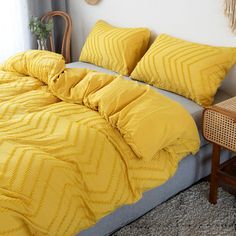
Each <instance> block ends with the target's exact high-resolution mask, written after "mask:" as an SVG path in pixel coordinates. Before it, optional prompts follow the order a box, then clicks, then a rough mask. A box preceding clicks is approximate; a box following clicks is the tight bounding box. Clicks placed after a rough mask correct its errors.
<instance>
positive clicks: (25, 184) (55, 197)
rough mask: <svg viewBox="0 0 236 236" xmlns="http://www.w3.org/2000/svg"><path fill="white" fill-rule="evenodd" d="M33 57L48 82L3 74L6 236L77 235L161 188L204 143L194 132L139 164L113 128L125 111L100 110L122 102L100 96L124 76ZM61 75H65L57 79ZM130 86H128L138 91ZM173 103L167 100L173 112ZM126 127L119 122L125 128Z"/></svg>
mask: <svg viewBox="0 0 236 236" xmlns="http://www.w3.org/2000/svg"><path fill="white" fill-rule="evenodd" d="M30 54H32V55H30ZM27 55H28V56H29V57H30V58H35V61H34V64H31V67H32V68H31V69H30V70H32V71H35V73H36V74H37V75H40V74H41V75H42V78H41V77H40V78H39V79H36V77H32V76H28V75H27V71H25V74H21V73H19V72H18V71H17V70H14V71H13V72H11V71H9V70H7V69H6V68H5V67H3V68H2V70H1V71H0V94H1V96H0V235H10V236H12V235H20V236H26V235H39V236H40V235H52V236H54V235H59V236H60V235H62V236H65V235H75V234H76V233H78V232H80V231H81V230H83V229H86V228H88V227H90V226H92V225H93V224H95V223H96V222H97V221H98V220H99V219H101V218H102V217H103V216H105V215H107V214H109V213H110V212H111V211H113V210H115V209H116V208H117V207H119V206H122V205H124V204H131V203H134V202H136V201H137V200H139V199H140V198H141V196H142V193H143V192H144V191H146V190H148V189H150V188H153V187H155V186H158V185H161V184H163V183H164V182H165V181H167V180H168V179H169V178H171V176H173V174H174V173H175V171H176V169H177V166H178V162H179V160H181V159H182V158H183V157H184V155H185V154H187V153H189V152H195V151H197V148H198V142H199V141H198V136H197V133H194V134H193V136H192V137H188V139H189V138H192V141H191V142H189V141H188V142H187V141H186V142H183V139H181V142H182V145H180V142H179V141H178V140H175V141H174V142H178V145H179V146H180V147H182V149H179V147H173V148H172V149H170V147H169V149H168V148H167V149H166V150H165V149H161V150H160V151H159V152H158V153H157V154H156V157H155V158H153V159H152V160H149V161H145V160H142V159H140V158H139V157H137V155H136V154H135V152H134V151H133V150H132V147H131V146H130V145H129V144H128V143H127V142H126V141H125V139H124V137H123V136H122V135H121V132H120V130H118V129H117V128H115V127H114V124H115V123H116V122H115V121H116V120H117V122H118V121H119V118H118V116H112V115H115V114H117V113H119V112H120V111H122V107H121V105H120V103H117V106H116V108H117V110H114V109H113V110H112V107H107V108H106V109H105V108H104V110H99V109H98V107H99V106H101V104H102V103H103V99H105V98H107V99H108V100H110V101H111V103H112V102H113V105H114V102H117V100H116V101H112V97H114V90H112V93H111V96H110V97H107V96H108V94H107V93H106V94H104V96H102V95H101V94H102V92H101V91H102V90H103V89H104V88H106V89H107V88H108V87H109V86H112V85H114V84H113V82H115V81H116V80H117V79H118V78H115V77H114V76H109V75H107V76H106V75H105V74H97V73H95V72H91V71H90V72H89V70H87V69H81V70H78V69H74V70H65V68H64V67H62V63H61V60H59V61H57V62H56V63H55V60H57V58H58V55H55V57H54V56H53V55H52V54H48V52H45V53H44V54H43V57H42V58H43V59H42V60H43V62H41V59H40V58H41V56H42V55H40V53H39V54H38V52H36V51H30V52H27ZM20 56H21V57H25V56H26V55H20ZM18 57H19V55H17V56H16V57H13V58H12V59H11V60H9V61H8V63H7V68H16V67H17V66H18V65H19V61H18V59H17V58H18ZM45 58H48V62H47V61H45V60H46V59H45ZM52 61H54V62H52ZM31 62H32V61H31ZM20 63H22V62H20ZM25 63H26V64H28V63H30V62H29V61H28V60H26V62H25ZM41 63H46V64H47V65H51V66H52V68H50V67H47V70H46V71H42V73H40V71H37V66H38V64H39V65H41ZM24 65H25V64H24V63H23V64H22V66H23V67H24ZM18 69H19V71H23V70H24V68H18ZM52 71H54V72H53V73H52ZM58 71H63V72H62V73H61V74H60V75H58ZM36 74H35V75H36ZM45 74H47V75H48V76H49V77H48V78H46V77H45ZM76 74H77V76H75V75H76ZM82 77H83V78H82ZM73 78H74V80H73ZM119 80H120V79H118V81H119ZM42 81H47V82H48V84H45V83H43V82H42ZM95 82H96V83H95ZM81 83H82V87H81ZM120 83H122V81H120ZM130 83H131V85H128V84H127V83H125V85H126V86H124V87H130V88H131V90H132V91H133V88H134V87H135V89H136V90H139V88H138V87H137V86H136V85H133V84H135V83H134V82H130ZM116 86H118V85H116ZM132 86H134V87H132ZM83 87H85V88H83ZM121 87H122V86H121ZM82 88H83V89H82ZM119 88H120V87H117V91H118V92H119V91H120V89H119ZM145 88H146V87H145ZM111 89H112V88H111ZM142 89H143V88H142ZM142 91H143V90H142ZM2 94H3V95H2ZM58 96H59V97H60V99H59V98H58ZM132 96H133V97H135V96H134V95H132ZM149 96H150V94H149ZM117 97H119V95H118V96H117ZM141 97H144V95H142V96H141ZM158 98H159V97H158ZM127 99H129V97H128V96H127ZM99 101H100V102H99ZM126 101H127V100H126ZM105 102H106V100H105ZM162 102H163V101H162ZM162 102H160V103H159V105H158V106H160V108H161V109H162V108H163V107H162V106H163V104H162ZM121 103H122V104H125V106H126V107H127V106H128V103H127V102H124V101H123V100H122V101H121ZM134 103H135V102H134V101H133V102H131V104H134ZM138 103H142V101H141V100H138ZM85 104H86V105H85ZM99 104H100V105H99ZM113 105H112V106H113ZM146 105H147V104H145V107H146ZM175 106H176V105H175V103H172V102H167V103H165V107H170V110H172V109H173V112H175V111H176V109H175ZM100 108H101V107H100ZM108 114H109V115H108ZM120 116H121V117H122V114H120ZM183 116H185V115H183ZM109 119H110V120H111V122H109ZM121 121H122V122H124V120H121ZM122 122H118V123H119V126H121V127H123V126H122V124H121V123H122ZM125 123H126V122H125ZM193 123H194V122H193ZM134 125H135V126H137V125H136V124H134ZM140 125H141V124H140ZM124 127H125V126H124ZM139 128H141V129H142V127H141V126H140V127H139ZM188 129H190V127H188ZM193 132H194V128H193ZM196 132H197V131H196ZM190 133H191V132H190ZM184 135H185V133H184ZM172 146H173V144H172ZM170 150H171V151H170ZM173 150H175V154H174V152H173Z"/></svg>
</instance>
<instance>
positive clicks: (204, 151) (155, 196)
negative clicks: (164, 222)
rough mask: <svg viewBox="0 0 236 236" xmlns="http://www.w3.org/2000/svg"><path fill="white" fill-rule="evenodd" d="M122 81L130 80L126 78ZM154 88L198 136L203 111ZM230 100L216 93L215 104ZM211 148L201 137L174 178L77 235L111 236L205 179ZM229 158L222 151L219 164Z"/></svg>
mask: <svg viewBox="0 0 236 236" xmlns="http://www.w3.org/2000/svg"><path fill="white" fill-rule="evenodd" d="M67 66H68V67H69V68H74V67H75V68H89V69H92V70H97V71H100V72H105V73H109V74H116V73H115V72H112V71H109V70H107V69H104V68H101V67H97V66H95V65H91V64H88V63H83V62H74V63H71V64H68V65H67ZM125 78H126V79H130V78H129V77H125ZM152 87H153V86H152ZM153 89H155V90H157V91H158V92H160V93H162V94H163V95H165V96H167V97H169V98H171V99H173V100H175V101H177V102H179V103H180V104H182V106H184V107H185V108H186V109H187V110H188V111H189V113H190V114H191V115H192V117H193V119H194V120H195V122H196V124H197V126H198V129H199V133H200V134H201V116H202V111H203V108H202V107H201V106H199V105H197V104H196V103H194V102H193V101H190V100H188V99H186V98H184V97H182V96H179V95H177V94H174V93H171V92H168V91H164V90H161V89H158V88H154V87H153ZM229 97H230V96H229V95H227V94H226V93H224V92H223V91H221V90H219V91H218V93H217V95H216V97H215V103H217V102H220V101H223V100H226V99H228V98H229ZM211 149H212V147H211V145H210V144H208V143H207V142H206V141H204V139H203V138H202V136H201V149H200V151H199V152H198V153H197V154H196V155H195V156H193V155H188V156H187V157H185V158H184V159H183V160H182V161H181V162H180V164H179V167H178V170H177V172H176V174H175V175H174V177H173V178H171V179H170V180H168V181H167V182H166V183H165V184H163V185H161V186H159V187H157V188H154V189H152V190H149V191H147V192H145V193H144V194H143V197H142V199H140V200H139V201H138V202H137V203H135V204H132V205H126V206H123V207H120V208H118V209H117V210H116V211H114V212H113V213H111V214H109V215H107V216H105V217H104V218H102V219H101V220H100V221H98V222H97V223H96V224H95V225H94V226H93V227H90V228H89V229H87V230H84V231H82V232H80V233H79V234H78V235H77V236H104V235H110V234H112V233H113V232H115V231H116V230H118V229H119V228H121V227H123V226H125V225H126V224H128V223H130V222H132V221H134V220H135V219H137V218H139V217H140V216H142V215H143V214H145V213H146V212H148V211H150V210H151V209H153V208H154V207H155V206H157V205H159V204H161V203H162V202H164V201H166V200H167V199H169V198H170V197H172V196H174V195H175V194H177V193H178V192H180V191H182V190H184V189H186V188H188V187H189V186H191V185H192V184H194V183H196V182H197V181H198V180H200V179H201V178H203V177H205V176H207V175H208V174H209V173H210V160H211ZM231 156H232V154H231V153H230V152H228V151H223V153H222V157H221V161H222V162H223V161H225V160H228V159H229V158H230V157H231ZM206 201H207V199H206ZM157 227H158V226H157Z"/></svg>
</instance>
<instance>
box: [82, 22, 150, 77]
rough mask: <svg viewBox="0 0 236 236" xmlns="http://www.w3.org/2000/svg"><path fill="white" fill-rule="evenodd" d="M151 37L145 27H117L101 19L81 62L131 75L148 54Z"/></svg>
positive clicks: (89, 39) (84, 50)
mask: <svg viewBox="0 0 236 236" xmlns="http://www.w3.org/2000/svg"><path fill="white" fill-rule="evenodd" d="M149 38H150V31H149V30H148V29H146V28H117V27H113V26H111V25H109V24H107V23H106V22H105V21H102V20H100V21H98V22H97V23H96V24H95V26H94V28H93V30H92V31H91V33H90V34H89V36H88V38H87V40H86V42H85V45H84V47H83V49H82V52H81V55H80V61H85V62H90V63H92V64H95V65H97V66H101V67H104V68H107V69H110V70H113V71H116V72H118V73H119V74H121V75H130V73H131V72H132V71H133V69H134V67H135V66H136V64H137V63H138V61H139V60H140V59H141V57H142V56H143V54H144V53H145V52H146V50H147V47H148V43H149Z"/></svg>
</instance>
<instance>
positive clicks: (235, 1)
mask: <svg viewBox="0 0 236 236" xmlns="http://www.w3.org/2000/svg"><path fill="white" fill-rule="evenodd" d="M225 15H226V16H227V17H228V18H229V23H230V27H231V30H232V32H234V33H236V0H225Z"/></svg>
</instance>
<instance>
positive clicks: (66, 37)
mask: <svg viewBox="0 0 236 236" xmlns="http://www.w3.org/2000/svg"><path fill="white" fill-rule="evenodd" d="M55 16H57V17H58V16H59V17H61V18H63V19H64V21H65V30H64V34H63V39H62V45H61V49H60V53H61V54H62V55H63V56H64V58H65V60H66V63H70V62H71V54H70V43H71V31H72V21H71V18H70V16H69V15H68V14H67V13H65V12H63V11H51V12H48V13H46V14H45V15H44V16H43V17H42V18H41V21H44V22H47V21H49V20H50V19H52V18H53V17H55ZM49 40H50V50H51V51H52V52H55V42H54V39H53V36H52V34H51V35H50V38H49Z"/></svg>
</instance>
